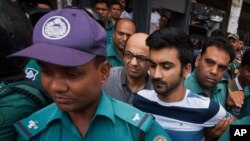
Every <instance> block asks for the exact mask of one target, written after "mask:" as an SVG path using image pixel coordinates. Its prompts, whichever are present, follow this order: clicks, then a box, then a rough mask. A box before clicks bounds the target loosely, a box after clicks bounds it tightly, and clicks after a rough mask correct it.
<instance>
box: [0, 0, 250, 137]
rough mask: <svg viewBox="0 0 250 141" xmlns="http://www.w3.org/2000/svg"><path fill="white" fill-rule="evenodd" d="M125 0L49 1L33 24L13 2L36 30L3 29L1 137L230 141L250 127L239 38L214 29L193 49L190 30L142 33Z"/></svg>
mask: <svg viewBox="0 0 250 141" xmlns="http://www.w3.org/2000/svg"><path fill="white" fill-rule="evenodd" d="M6 5H7V6H10V7H12V4H11V2H7V1H6ZM6 5H5V6H6ZM125 7H126V1H125V0H118V1H112V2H111V3H108V2H106V1H104V0H100V1H97V2H96V3H95V5H94V6H93V8H92V9H91V10H89V9H87V8H83V7H65V8H62V9H57V10H52V9H50V7H44V5H42V8H45V9H50V10H49V11H47V12H46V13H44V15H42V16H41V17H40V18H39V19H37V21H36V22H35V24H34V25H33V24H32V23H31V22H30V21H29V20H31V19H28V18H29V17H28V16H27V15H26V16H27V17H25V14H23V15H22V14H20V11H19V10H17V9H15V8H14V9H11V10H12V11H13V12H14V13H15V14H16V15H18V16H20V17H22V18H16V21H15V22H16V23H19V24H25V25H26V26H27V28H26V29H22V28H20V27H19V26H17V25H14V24H10V23H9V22H6V21H3V22H2V23H4V24H5V25H4V26H2V25H1V27H0V28H1V30H0V33H1V34H0V36H1V37H0V40H1V50H0V55H1V56H0V57H1V60H0V65H1V69H0V72H1V73H0V82H1V83H0V99H1V101H0V140H4V141H13V140H18V141H30V140H35V141H47V140H56V141H57V140H58V141H63V140H72V141H78V140H87V141H100V140H110V141H116V140H128V141H142V140H145V141H153V140H155V141H162V140H168V141H169V140H173V141H183V140H185V141H202V140H207V141H210V140H211V141H212V140H220V141H228V140H229V137H230V135H229V133H230V132H229V128H230V125H246V124H250V97H249V95H250V49H248V48H247V47H245V46H244V45H243V43H242V42H241V40H240V39H239V36H238V35H236V34H231V33H230V34H227V35H226V34H220V35H219V34H215V33H213V35H212V34H211V36H210V37H207V39H206V41H205V42H204V44H203V46H202V48H201V50H199V53H198V54H196V55H194V54H195V53H194V48H193V43H192V41H191V39H190V37H189V36H188V34H187V33H185V32H184V31H182V30H181V29H177V28H174V27H169V26H160V27H161V28H159V29H156V30H155V31H153V32H152V33H150V34H147V33H139V32H137V30H136V23H135V22H134V21H133V19H132V17H131V15H129V14H128V12H126V10H125ZM95 12H96V13H95ZM12 14H13V13H12ZM95 14H97V16H96V15H95ZM4 15H5V16H6V17H5V18H6V19H8V18H13V16H12V15H9V13H8V12H6V13H5V14H4ZM22 26H23V25H22ZM6 27H12V30H10V29H8V30H7V29H5V28H6ZM20 32H21V33H23V34H20ZM31 39H32V40H31ZM13 43H14V44H13ZM228 76H229V77H228Z"/></svg>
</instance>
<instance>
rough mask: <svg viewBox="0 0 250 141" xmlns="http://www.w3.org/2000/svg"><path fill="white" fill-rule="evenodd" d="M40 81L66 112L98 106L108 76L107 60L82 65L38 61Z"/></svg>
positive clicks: (94, 60)
mask: <svg viewBox="0 0 250 141" xmlns="http://www.w3.org/2000/svg"><path fill="white" fill-rule="evenodd" d="M39 64H40V66H41V70H42V71H41V81H42V85H43V87H44V88H45V89H46V90H47V91H48V92H49V94H50V95H51V97H52V98H53V100H54V101H55V103H56V104H57V105H58V107H59V108H60V109H62V110H63V111H65V112H81V111H84V110H86V109H89V108H91V107H92V108H93V107H96V105H97V104H98V102H99V99H100V95H101V85H102V84H103V83H104V82H106V80H107V78H108V76H109V65H108V63H107V62H105V63H102V64H99V65H97V64H96V59H93V60H92V61H90V62H88V63H87V64H85V65H82V66H79V67H63V66H58V65H53V64H49V63H43V62H40V63H39Z"/></svg>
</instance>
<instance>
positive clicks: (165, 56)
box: [149, 47, 179, 63]
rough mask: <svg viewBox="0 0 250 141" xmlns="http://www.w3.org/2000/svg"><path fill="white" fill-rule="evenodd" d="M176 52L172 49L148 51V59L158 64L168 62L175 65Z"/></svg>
mask: <svg viewBox="0 0 250 141" xmlns="http://www.w3.org/2000/svg"><path fill="white" fill-rule="evenodd" d="M178 54H179V53H178V50H177V49H176V48H174V47H169V48H162V49H159V50H152V49H151V50H150V51H149V57H150V59H152V60H154V61H156V60H157V62H159V63H161V62H164V61H169V62H175V63H177V62H178V61H177V60H179V58H178Z"/></svg>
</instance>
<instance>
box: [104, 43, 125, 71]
mask: <svg viewBox="0 0 250 141" xmlns="http://www.w3.org/2000/svg"><path fill="white" fill-rule="evenodd" d="M106 52H107V60H108V62H109V63H110V65H111V66H112V67H119V66H124V62H123V60H122V58H121V56H120V55H119V54H118V52H117V51H116V49H115V45H114V43H113V42H112V44H108V45H107V49H106Z"/></svg>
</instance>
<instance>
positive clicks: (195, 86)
mask: <svg viewBox="0 0 250 141" xmlns="http://www.w3.org/2000/svg"><path fill="white" fill-rule="evenodd" d="M184 85H185V87H186V88H188V89H190V90H191V91H192V92H194V93H197V94H199V95H202V96H205V97H207V95H206V93H205V92H204V89H203V88H202V86H201V85H200V83H199V81H198V80H197V77H196V71H195V70H194V71H193V72H192V73H191V74H190V75H189V76H188V77H187V78H186V79H185V82H184ZM227 95H228V89H227V80H225V79H224V78H223V79H222V80H221V81H220V82H219V83H218V84H216V85H215V86H214V87H213V89H212V94H211V97H210V98H211V99H212V100H213V101H215V102H218V103H220V104H221V105H222V106H223V107H224V108H226V98H227Z"/></svg>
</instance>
